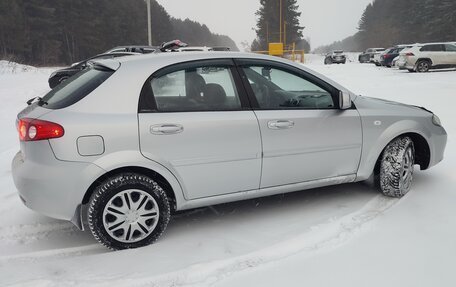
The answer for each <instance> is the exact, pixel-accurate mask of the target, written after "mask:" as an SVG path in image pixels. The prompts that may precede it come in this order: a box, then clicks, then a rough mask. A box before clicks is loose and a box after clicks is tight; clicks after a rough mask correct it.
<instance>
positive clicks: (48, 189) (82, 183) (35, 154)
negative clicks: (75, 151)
mask: <svg viewBox="0 0 456 287" xmlns="http://www.w3.org/2000/svg"><path fill="white" fill-rule="evenodd" d="M23 144H25V147H24V151H20V152H18V153H17V154H16V156H15V157H14V159H13V162H12V174H13V180H14V184H15V185H16V188H17V190H18V192H19V196H20V198H21V200H22V201H23V202H24V204H25V205H26V206H27V207H28V208H30V209H32V210H34V211H36V212H38V213H41V214H44V215H46V216H49V217H52V218H56V219H62V220H68V221H72V222H73V223H74V224H75V225H76V226H78V227H80V222H78V221H80V217H79V218H78V216H77V215H78V214H80V206H81V203H82V199H83V197H84V194H85V192H86V191H87V189H88V188H89V187H90V185H91V184H92V182H93V178H97V177H98V175H100V174H102V173H103V170H102V169H101V168H99V167H98V166H96V165H94V164H91V163H83V162H69V161H60V160H57V159H56V158H55V156H54V154H53V152H52V150H51V147H50V145H49V142H48V141H39V142H26V143H23ZM75 215H76V217H75Z"/></svg>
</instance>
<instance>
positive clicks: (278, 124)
mask: <svg viewBox="0 0 456 287" xmlns="http://www.w3.org/2000/svg"><path fill="white" fill-rule="evenodd" d="M292 127H294V122H293V121H288V120H277V121H269V122H268V128H270V129H273V130H279V129H280V130H282V129H291V128H292Z"/></svg>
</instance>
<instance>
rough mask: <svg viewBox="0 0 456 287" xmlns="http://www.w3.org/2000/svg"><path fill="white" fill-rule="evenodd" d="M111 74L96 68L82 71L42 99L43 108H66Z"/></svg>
mask: <svg viewBox="0 0 456 287" xmlns="http://www.w3.org/2000/svg"><path fill="white" fill-rule="evenodd" d="M113 73H114V71H112V70H109V69H106V68H103V67H98V66H92V67H90V68H88V69H85V70H82V71H81V72H79V73H77V74H76V75H74V76H72V77H70V78H69V79H68V80H66V81H64V82H62V83H60V84H59V85H58V86H56V87H55V88H54V89H52V90H51V91H50V92H49V93H47V94H46V95H45V96H44V97H43V101H44V102H46V103H47V104H45V105H44V107H45V108H49V109H61V108H65V107H68V106H70V105H72V104H74V103H76V102H78V101H80V100H81V99H82V98H84V97H85V96H87V95H88V94H90V93H91V92H92V91H93V90H95V89H96V88H97V87H98V86H100V85H101V84H102V83H103V82H104V81H106V79H108V78H109V77H110V76H111V75H112V74H113Z"/></svg>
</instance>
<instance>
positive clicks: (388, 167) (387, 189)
mask: <svg viewBox="0 0 456 287" xmlns="http://www.w3.org/2000/svg"><path fill="white" fill-rule="evenodd" d="M407 158H408V159H407ZM414 164H415V148H414V145H413V141H412V139H411V138H410V137H398V138H396V139H394V140H393V141H391V142H390V143H389V144H388V145H387V146H386V148H385V150H384V151H383V155H382V159H381V162H380V177H379V180H380V182H379V183H380V189H381V191H382V193H383V194H384V195H386V196H390V197H402V196H404V195H405V194H407V192H409V191H410V187H411V183H412V179H413V166H414Z"/></svg>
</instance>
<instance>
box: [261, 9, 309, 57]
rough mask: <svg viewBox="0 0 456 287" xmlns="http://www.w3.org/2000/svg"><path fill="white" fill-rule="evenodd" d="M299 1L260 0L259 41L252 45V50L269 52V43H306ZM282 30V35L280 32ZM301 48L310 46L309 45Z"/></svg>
mask: <svg viewBox="0 0 456 287" xmlns="http://www.w3.org/2000/svg"><path fill="white" fill-rule="evenodd" d="M281 1H282V27H280V25H281V24H280V18H281V17H280V2H281ZM298 9H299V5H298V4H297V0H260V9H259V10H258V11H257V12H256V14H255V15H256V16H257V17H258V19H257V25H256V34H257V39H256V40H255V41H254V42H253V43H252V50H253V51H255V50H256V51H258V50H267V49H268V43H271V42H284V40H286V44H290V43H297V42H302V41H305V40H304V39H302V36H303V34H302V30H303V29H304V28H303V27H301V26H300V24H299V17H300V16H301V12H299V11H298ZM281 29H282V34H281V33H280V30H281ZM285 37H286V39H285ZM301 46H308V43H307V44H305V45H303V44H301Z"/></svg>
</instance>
